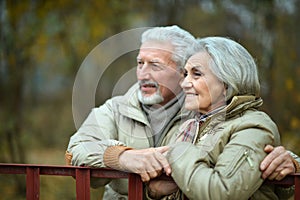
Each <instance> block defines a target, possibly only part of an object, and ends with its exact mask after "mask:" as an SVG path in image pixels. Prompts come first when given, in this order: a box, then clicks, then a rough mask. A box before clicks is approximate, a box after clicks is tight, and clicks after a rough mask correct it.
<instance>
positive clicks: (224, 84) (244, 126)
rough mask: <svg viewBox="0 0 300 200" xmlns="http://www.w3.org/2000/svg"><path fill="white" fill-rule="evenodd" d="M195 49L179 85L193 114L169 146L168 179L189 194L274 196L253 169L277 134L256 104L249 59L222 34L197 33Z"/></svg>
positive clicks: (254, 74)
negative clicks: (170, 177)
mask: <svg viewBox="0 0 300 200" xmlns="http://www.w3.org/2000/svg"><path fill="white" fill-rule="evenodd" d="M195 52H197V53H195V54H194V55H193V56H192V57H190V59H189V60H188V63H187V64H186V66H185V68H184V70H183V74H184V80H183V82H182V83H181V87H182V88H183V90H184V92H185V94H186V98H185V108H187V109H188V110H194V111H195V113H196V117H195V119H192V120H189V121H187V122H185V123H184V124H183V125H182V132H181V133H180V134H179V135H178V137H177V140H178V141H179V142H177V143H176V144H174V145H173V146H171V148H170V150H169V153H168V156H167V157H168V161H169V163H170V164H171V167H172V177H173V179H174V181H175V182H176V184H177V185H178V187H179V188H180V190H181V191H182V192H183V193H184V194H185V195H186V196H187V197H188V198H189V199H196V200H201V199H213V200H217V199H230V200H232V199H259V200H263V199H272V200H274V199H278V196H277V194H276V193H275V190H274V186H273V185H266V184H264V183H263V179H262V178H261V171H260V169H259V164H260V163H261V161H262V160H263V159H264V157H265V156H266V153H265V152H264V150H263V149H264V147H265V146H266V145H268V144H270V145H273V146H278V145H279V144H280V136H279V133H278V129H277V126H276V124H275V123H274V122H273V121H272V119H271V118H270V117H269V116H268V115H267V114H266V113H264V112H262V111H259V110H258V109H259V107H261V105H262V104H263V101H262V99H261V98H260V96H259V93H260V84H259V79H258V73H257V68H256V64H255V62H254V59H253V58H252V56H251V55H250V54H249V53H248V51H247V50H246V49H245V48H243V47H242V46H241V45H240V44H238V43H236V42H234V41H233V40H230V39H227V38H223V37H207V38H203V39H200V40H199V41H198V44H197V45H196V46H195ZM170 185H171V186H169V189H170V188H171V190H173V191H174V190H175V188H176V187H175V185H173V186H172V184H170ZM151 187H152V188H151ZM148 189H149V190H148V193H149V194H148V195H149V196H150V197H151V196H152V197H156V198H161V195H159V192H158V193H157V191H156V192H154V193H153V185H151V183H150V184H149V187H148ZM166 191H167V190H164V193H166ZM174 194H175V193H173V195H174Z"/></svg>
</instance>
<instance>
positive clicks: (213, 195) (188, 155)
mask: <svg viewBox="0 0 300 200" xmlns="http://www.w3.org/2000/svg"><path fill="white" fill-rule="evenodd" d="M222 142H224V140H220V141H219V142H217V143H216V144H215V149H218V146H221V145H222V144H221V143H222ZM273 142H274V137H273V135H272V134H271V133H270V132H268V131H266V130H263V129H255V128H250V129H245V130H241V131H238V132H236V133H234V134H233V135H232V136H231V138H229V141H228V142H226V145H225V147H224V149H223V150H222V151H221V152H219V156H218V158H217V161H216V163H215V165H213V164H212V163H211V162H210V160H211V158H210V155H209V154H208V153H207V152H206V151H204V150H203V147H201V146H195V145H193V144H191V143H186V142H180V143H177V144H175V145H174V147H172V148H171V150H170V152H169V162H170V163H171V166H172V177H173V178H174V180H175V182H176V183H177V184H178V186H179V188H180V189H181V190H182V191H183V192H184V193H185V195H186V196H187V197H188V198H189V199H213V200H216V199H222V200H223V199H248V198H249V197H250V196H251V195H252V194H253V193H254V192H255V191H256V190H257V189H258V188H259V187H260V185H261V184H262V183H263V179H262V178H261V172H260V170H259V164H260V162H261V161H262V160H263V158H264V157H265V155H266V154H265V152H264V151H263V149H264V146H265V145H266V144H274V143H273Z"/></svg>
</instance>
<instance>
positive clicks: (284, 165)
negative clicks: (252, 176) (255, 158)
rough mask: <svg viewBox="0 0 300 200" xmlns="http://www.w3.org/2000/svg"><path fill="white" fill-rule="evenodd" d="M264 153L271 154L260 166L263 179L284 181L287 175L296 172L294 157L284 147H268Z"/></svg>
mask: <svg viewBox="0 0 300 200" xmlns="http://www.w3.org/2000/svg"><path fill="white" fill-rule="evenodd" d="M264 151H265V152H266V153H269V154H268V155H267V156H266V157H265V159H264V160H263V161H262V162H261V164H260V170H261V171H262V172H263V174H262V178H263V179H266V178H268V179H269V180H282V179H283V178H284V177H285V176H286V175H288V174H291V173H294V172H295V166H294V164H293V161H292V156H291V155H290V154H289V152H288V151H287V150H286V149H285V148H284V147H283V146H278V147H275V148H274V147H273V146H271V145H267V146H266V147H265V149H264Z"/></svg>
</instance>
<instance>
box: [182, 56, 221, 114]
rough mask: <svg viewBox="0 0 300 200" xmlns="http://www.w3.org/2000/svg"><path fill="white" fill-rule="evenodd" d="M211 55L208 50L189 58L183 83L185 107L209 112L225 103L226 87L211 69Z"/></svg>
mask: <svg viewBox="0 0 300 200" xmlns="http://www.w3.org/2000/svg"><path fill="white" fill-rule="evenodd" d="M210 60H211V57H210V56H209V54H208V53H206V52H199V53H196V54H194V55H193V56H192V57H190V58H189V60H188V62H187V64H186V65H185V67H184V77H185V78H184V80H183V82H182V83H181V87H182V88H183V90H184V92H185V94H186V97H185V108H186V109H188V110H194V111H198V112H200V113H203V114H205V113H208V112H210V111H212V110H214V109H216V108H218V107H220V106H223V105H225V103H226V101H225V96H226V89H225V85H224V83H223V82H221V81H220V80H219V79H218V78H217V77H216V76H215V75H214V74H213V73H212V71H211V70H210V67H209V61H210Z"/></svg>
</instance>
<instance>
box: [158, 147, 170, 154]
mask: <svg viewBox="0 0 300 200" xmlns="http://www.w3.org/2000/svg"><path fill="white" fill-rule="evenodd" d="M169 149H170V147H169V146H162V147H157V148H155V150H156V151H158V152H160V153H161V154H164V153H166V152H167V151H168V150H169Z"/></svg>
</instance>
